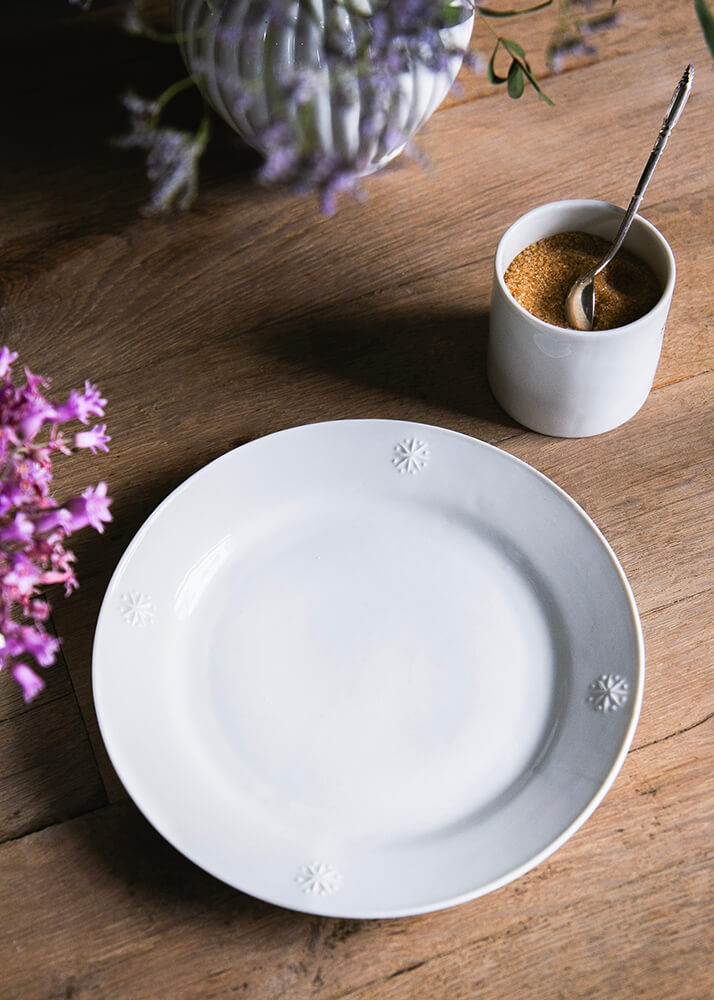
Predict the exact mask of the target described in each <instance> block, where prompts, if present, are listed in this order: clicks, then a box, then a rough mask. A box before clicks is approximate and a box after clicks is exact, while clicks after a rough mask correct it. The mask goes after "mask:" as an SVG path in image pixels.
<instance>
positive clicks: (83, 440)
mask: <svg viewBox="0 0 714 1000" xmlns="http://www.w3.org/2000/svg"><path fill="white" fill-rule="evenodd" d="M106 429H107V425H106V424H95V426H94V427H92V429H91V431H80V432H79V433H78V434H75V435H74V446H75V448H89V450H90V451H91V453H92V454H93V455H96V454H97V451H109V449H108V448H107V441H111V438H110V437H109V435H108V434H107V433H106Z"/></svg>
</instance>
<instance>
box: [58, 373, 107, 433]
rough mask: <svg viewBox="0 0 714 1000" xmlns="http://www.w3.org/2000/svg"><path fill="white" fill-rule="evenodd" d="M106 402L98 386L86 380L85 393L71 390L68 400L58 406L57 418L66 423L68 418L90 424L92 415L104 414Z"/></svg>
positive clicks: (99, 415)
mask: <svg viewBox="0 0 714 1000" xmlns="http://www.w3.org/2000/svg"><path fill="white" fill-rule="evenodd" d="M106 404H107V401H106V399H103V398H102V396H101V395H100V394H99V390H98V389H97V387H96V386H95V385H92V384H91V383H90V382H85V383H84V392H83V393H79V392H71V393H70V394H69V399H68V400H67V402H66V403H65V404H64V405H63V406H58V407H57V408H56V410H55V420H56V421H57V423H64V422H65V421H66V420H81V422H82V423H83V424H88V423H89V418H90V416H92V415H94V416H95V417H103V416H104V407H105V406H106Z"/></svg>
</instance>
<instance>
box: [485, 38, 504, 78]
mask: <svg viewBox="0 0 714 1000" xmlns="http://www.w3.org/2000/svg"><path fill="white" fill-rule="evenodd" d="M500 45H501V39H500V38H499V39H498V41H497V42H496V47H495V49H494V50H493V52H492V53H491V58H490V59H489V60H488V82H489V83H493V84H499V83H505V82H506V79H507V77H505V76H499V75H498V73H497V72H496V69H495V61H496V54H497V53H498V50H499V48H500Z"/></svg>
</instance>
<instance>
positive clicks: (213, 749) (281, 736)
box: [93, 420, 644, 917]
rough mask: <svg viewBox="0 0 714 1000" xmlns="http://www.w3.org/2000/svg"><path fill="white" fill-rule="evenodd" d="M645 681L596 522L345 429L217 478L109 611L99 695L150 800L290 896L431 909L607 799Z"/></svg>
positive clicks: (216, 852)
mask: <svg viewBox="0 0 714 1000" xmlns="http://www.w3.org/2000/svg"><path fill="white" fill-rule="evenodd" d="M643 680H644V659H643V646H642V636H641V630H640V624H639V619H638V615H637V610H636V608H635V604H634V601H633V597H632V594H631V591H630V588H629V586H628V583H627V580H626V579H625V576H624V574H623V572H622V569H621V568H620V566H619V564H618V562H617V560H616V558H615V556H614V555H613V553H612V551H611V549H610V548H609V546H608V545H607V543H606V541H605V540H604V538H603V537H602V535H601V534H600V532H599V531H598V530H597V528H596V527H595V525H594V524H593V523H592V521H591V520H590V519H589V518H588V517H587V516H586V515H585V514H584V512H583V511H582V510H581V509H580V508H579V507H578V506H577V505H576V504H575V503H574V502H573V500H571V499H570V498H569V497H568V496H567V495H566V494H565V493H563V492H562V491H561V490H560V489H559V488H558V487H557V486H555V485H554V484H553V483H552V482H550V481H549V480H548V479H546V478H545V477H544V476H542V475H540V474H539V473H538V472H536V471H535V470H534V469H532V468H530V467H529V466H527V465H525V464H524V463H522V462H520V461H518V460H517V459H515V458H513V457H512V456H511V455H508V454H507V453H505V452H502V451H500V450H498V449H497V448H494V447H492V446H490V445H487V444H484V443H482V442H480V441H477V440H474V439H473V438H469V437H466V436H464V435H461V434H457V433H455V432H452V431H448V430H444V429H440V428H437V427H430V426H426V425H421V424H411V423H402V422H397V421H383V420H364V421H338V422H334V423H325V424H314V425H311V426H305V427H298V428H294V429H292V430H287V431H283V432H280V433H277V434H274V435H270V436H268V437H265V438H262V439H260V440H258V441H255V442H253V443H251V444H248V445H245V446H243V447H241V448H238V449H236V450H235V451H232V452H230V453H228V454H227V455H225V456H224V457H222V458H220V459H218V460H217V461H215V462H213V463H211V464H210V465H208V466H207V467H206V468H204V469H202V470H201V471H200V472H198V473H196V475H194V476H193V477H192V478H191V479H189V480H188V481H187V482H185V483H184V484H183V485H182V486H180V487H179V488H178V489H177V490H176V491H175V492H174V493H172V494H171V495H170V496H169V497H168V498H167V500H166V501H164V503H163V504H162V505H161V506H160V507H159V508H158V509H157V510H156V511H155V512H154V514H153V515H152V516H151V517H150V518H149V520H148V521H147V522H146V524H145V525H144V526H143V528H142V529H141V530H140V531H139V533H138V534H137V536H136V537H135V539H134V540H133V541H132V543H131V545H130V546H129V548H128V550H127V552H126V553H125V555H124V557H123V558H122V560H121V562H120V564H119V566H118V568H117V570H116V572H115V574H114V577H113V579H112V581H111V584H110V586H109V588H108V590H107V593H106V596H105V600H104V603H103V606H102V610H101V614H100V618H99V623H98V627H97V632H96V638H95V647H94V665H93V683H94V697H95V703H96V708H97V714H98V718H99V723H100V727H101V731H102V735H103V737H104V741H105V743H106V746H107V749H108V751H109V754H110V757H111V759H112V761H113V763H114V766H115V767H116V770H117V772H118V774H119V776H120V778H121V780H122V781H123V783H124V785H125V787H126V789H127V790H128V792H129V793H130V795H131V796H132V797H133V798H134V800H135V801H136V803H137V804H138V806H139V807H140V808H141V809H142V811H143V812H144V814H145V815H146V817H147V818H148V819H149V820H150V821H151V822H152V823H153V824H154V826H155V827H156V828H157V829H158V830H159V831H160V832H161V833H162V834H163V835H164V836H165V837H166V838H167V839H168V840H169V841H171V843H173V844H174V845H175V846H176V847H177V848H178V849H179V850H180V851H182V852H183V853H184V854H185V855H186V856H187V857H189V858H190V859H192V860H193V861H194V862H195V863H196V864H198V865H201V866H202V867H203V868H204V869H206V870H207V871H209V872H211V873H213V874H214V875H216V876H218V877H219V878H221V879H223V880H224V881H226V882H227V883H229V884H230V885H233V886H235V887H237V888H239V889H242V890H244V891H246V892H249V893H252V894H253V895H255V896H258V897H261V898H264V899H267V900H270V901H272V902H275V903H278V904H280V905H282V906H286V907H291V908H293V909H298V910H304V911H309V912H313V913H320V914H330V915H334V916H341V917H382V916H397V915H404V914H412V913H419V912H424V911H428V910H434V909H438V908H440V907H445V906H449V905H452V904H455V903H459V902H463V901H465V900H467V899H471V898H473V897H475V896H478V895H481V894H483V893H486V892H489V891H490V890H492V889H495V888H497V887H499V886H501V885H503V884H505V883H507V882H509V881H511V880H512V879H514V878H516V877H518V876H519V875H521V874H522V873H524V872H525V871H527V870H528V869H529V868H531V867H533V866H534V865H535V864H537V863H538V862H539V861H541V860H542V859H543V858H545V857H547V856H548V855H549V854H550V853H551V852H552V851H554V850H555V849H556V848H557V847H559V846H560V845H561V844H562V843H563V842H564V841H565V840H566V839H567V838H568V837H570V836H571V834H572V833H573V832H574V831H575V830H576V829H577V828H578V827H579V826H580V824H581V823H582V822H583V821H584V820H585V819H586V818H587V816H588V815H589V814H590V813H591V812H592V810H593V809H594V808H595V806H596V805H597V803H598V802H599V801H600V800H601V798H602V797H603V795H604V794H605V792H606V790H607V789H608V787H609V786H610V784H611V782H612V781H613V780H614V777H615V775H616V773H617V771H618V770H619V768H620V765H621V763H622V761H623V759H624V756H625V753H626V751H627V748H628V746H629V743H630V741H631V739H632V736H633V733H634V729H635V725H636V722H637V717H638V712H639V707H640V701H641V697H642V689H643Z"/></svg>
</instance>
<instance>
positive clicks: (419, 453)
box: [392, 438, 429, 476]
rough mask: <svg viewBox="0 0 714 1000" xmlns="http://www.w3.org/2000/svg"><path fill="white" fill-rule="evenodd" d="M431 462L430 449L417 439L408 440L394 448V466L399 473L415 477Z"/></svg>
mask: <svg viewBox="0 0 714 1000" xmlns="http://www.w3.org/2000/svg"><path fill="white" fill-rule="evenodd" d="M428 461H429V449H428V448H427V446H426V444H425V442H424V441H418V440H417V439H416V438H406V439H405V440H404V441H400V442H399V444H397V445H395V446H394V454H393V456H392V465H393V466H394V467H395V469H396V470H397V472H401V473H402V474H403V473H408V474H409V475H411V476H413V475H415V474H416V473H417V472H421V470H422V469H423V468H424V467H425V466H426V465H427V463H428Z"/></svg>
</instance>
